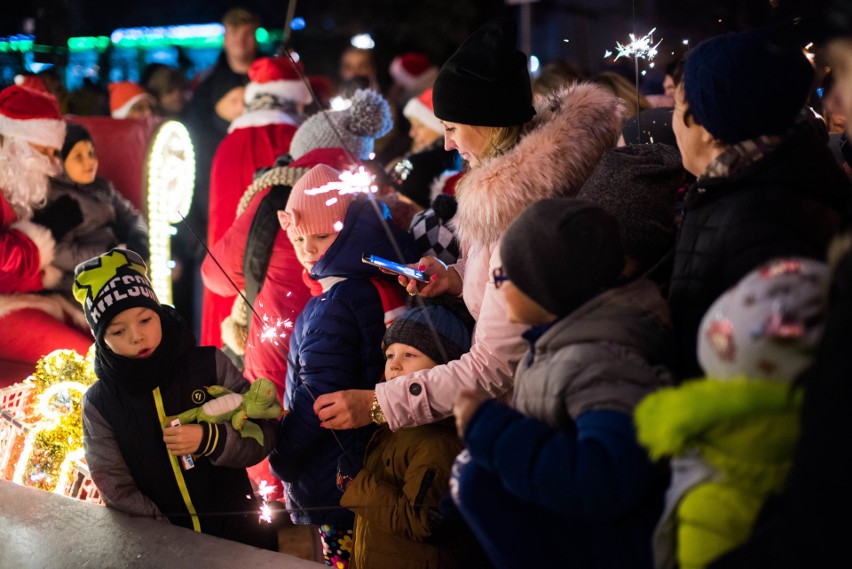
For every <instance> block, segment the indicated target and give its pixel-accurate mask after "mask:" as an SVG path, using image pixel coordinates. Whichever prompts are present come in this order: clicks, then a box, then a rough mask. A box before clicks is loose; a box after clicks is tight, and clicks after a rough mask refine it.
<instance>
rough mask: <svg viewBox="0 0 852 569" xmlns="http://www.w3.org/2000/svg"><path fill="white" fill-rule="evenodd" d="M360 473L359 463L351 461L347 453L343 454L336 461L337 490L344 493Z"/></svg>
mask: <svg viewBox="0 0 852 569" xmlns="http://www.w3.org/2000/svg"><path fill="white" fill-rule="evenodd" d="M360 471H361V463H360V462H359V461H356V460H353V459H352V457H350V456H349V453H348V452H344V453H343V454H341V455H340V458H338V459H337V480H336V482H337V489H338V490H340V491H341V492H346V489H347V488H348V487H349V484H350V483H351V482H352V481H353V480H354V479H355V477H356V476H358V472H360Z"/></svg>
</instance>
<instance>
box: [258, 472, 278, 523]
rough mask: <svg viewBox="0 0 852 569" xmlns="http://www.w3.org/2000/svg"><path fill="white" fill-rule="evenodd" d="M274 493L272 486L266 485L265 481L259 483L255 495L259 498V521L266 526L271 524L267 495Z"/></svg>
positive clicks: (270, 511)
mask: <svg viewBox="0 0 852 569" xmlns="http://www.w3.org/2000/svg"><path fill="white" fill-rule="evenodd" d="M274 491H275V487H274V486H270V485H268V484H267V483H266V480H261V481H260V486H259V487H258V489H257V493H258V495H259V496H260V516H259V518H260V521H263V522H266V523H268V524H271V523H272V509H271V508H270V507H269V495H270V494H271V493H273V492H274Z"/></svg>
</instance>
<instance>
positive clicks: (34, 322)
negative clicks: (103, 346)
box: [0, 191, 92, 387]
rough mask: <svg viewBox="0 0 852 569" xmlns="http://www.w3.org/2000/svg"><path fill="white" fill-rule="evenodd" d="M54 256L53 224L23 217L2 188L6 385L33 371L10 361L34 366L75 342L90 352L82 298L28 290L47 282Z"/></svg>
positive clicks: (0, 371) (1, 345) (0, 356)
mask: <svg viewBox="0 0 852 569" xmlns="http://www.w3.org/2000/svg"><path fill="white" fill-rule="evenodd" d="M15 223H17V224H18V225H17V226H15V227H13V224H15ZM37 241H38V242H39V243H40V244H41V247H42V248H43V249H42V250H41V251H40V250H39V246H38V244H37V243H36V242H37ZM42 254H44V256H45V257H46V258H44V259H43V258H42ZM52 256H53V241H52V240H51V238H50V237H49V231H48V230H47V228H45V227H42V226H40V225H36V224H33V223H30V222H27V221H23V222H22V221H20V220H18V216H17V214H16V213H15V210H14V209H12V207H11V205H10V204H9V202H8V201H6V196H4V195H3V193H2V191H0V387H2V386H5V385H9V384H11V383H14V382H17V381H21V380H23V379H24V378H25V377H26V375H27V373H29V371H28V372H27V373H23V372H21V371H20V368H21V366H20V365H18V366H17V367H16V366H13V365H11V364H10V363H9V362H21V363H26V364H30V367H29V370H31V369H32V367H31V366H32V365H34V364H35V362H36V361H37V360H38V359H39V358H41V357H42V356H44V355H46V354H48V353H50V352H52V351H53V350H56V349H59V348H69V349H72V350H75V351H76V352H77V353H79V354H85V353H86V352H87V351H88V349H89V346H91V344H92V337H91V336H90V335H89V333H88V326H87V324H86V320H85V317H84V316H83V312H82V310H81V309H80V305H79V304H76V303H73V304H72V303H71V302H69V301H68V300H67V299H65V298H63V297H62V295H59V294H27V293H32V292H36V291H41V290H42V289H43V288H44V287H43V285H42V278H43V272H42V264H44V263H45V262H47V261H49V260H50V259H52ZM24 369H27V368H26V366H25V367H24Z"/></svg>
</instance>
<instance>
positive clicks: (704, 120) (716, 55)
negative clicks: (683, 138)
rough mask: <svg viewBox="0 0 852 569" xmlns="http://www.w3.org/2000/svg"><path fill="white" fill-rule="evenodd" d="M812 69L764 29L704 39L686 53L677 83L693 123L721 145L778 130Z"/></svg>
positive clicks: (790, 118)
mask: <svg viewBox="0 0 852 569" xmlns="http://www.w3.org/2000/svg"><path fill="white" fill-rule="evenodd" d="M813 77H814V70H813V67H812V66H811V64H810V63H809V62H808V60H807V58H806V57H805V55H804V53H802V50H801V48H799V47H798V46H797V45H795V44H794V43H793V42H792V41H790V40H789V38H786V37H783V36H782V35H781V34H780V33H778V32H776V31H774V30H770V29H768V28H758V29H753V30H748V31H745V32H740V33H734V34H727V35H722V36H716V37H714V38H710V39H708V40H707V41H704V42H702V43H701V44H699V45H698V46H697V47H696V48H695V49H694V50H692V52H691V53H690V54H689V56H687V58H686V62H685V64H684V70H683V87H684V95H685V97H686V102H687V104H688V105H689V110H690V111H691V112H692V114H693V116H694V117H695V120H696V122H698V124H700V125H702V126H703V127H704V128H706V129H707V131H708V132H709V133H710V134H712V135H713V136H714V137H716V138H717V139H719V140H720V141H722V142H724V143H725V144H736V143H737V142H741V141H743V140H749V139H752V138H757V137H758V136H760V135H764V134H769V135H781V134H784V133H785V132H786V131H787V130H788V129H789V128H790V127H791V126H793V123H794V122H795V121H796V117H797V115H798V114H799V111H801V109H802V106H803V105H804V104H805V101H806V99H807V97H808V93H809V91H810V88H811V83H812V81H813Z"/></svg>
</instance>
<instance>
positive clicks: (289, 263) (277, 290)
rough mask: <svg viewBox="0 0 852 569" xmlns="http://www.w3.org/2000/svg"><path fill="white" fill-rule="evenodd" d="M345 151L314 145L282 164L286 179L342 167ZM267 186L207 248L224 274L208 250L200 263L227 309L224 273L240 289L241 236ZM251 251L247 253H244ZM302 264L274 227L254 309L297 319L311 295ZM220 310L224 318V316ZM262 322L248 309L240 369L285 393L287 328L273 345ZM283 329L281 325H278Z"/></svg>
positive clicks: (208, 286)
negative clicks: (262, 335) (313, 170)
mask: <svg viewBox="0 0 852 569" xmlns="http://www.w3.org/2000/svg"><path fill="white" fill-rule="evenodd" d="M345 161H346V158H345V154H344V153H343V151H342V150H341V151H339V152H334V151H322V150H320V151H314V152H309V153H307V154H305V155H304V156H303V157H301V158H300V159H299V160H296V161H294V162H293V163H292V164H290V166H288V167H287V168H286V170H287V171H288V172H292V174H293V176H292V179H291V180H290V181H292V182H293V183H295V181H296V180H297V179H298V177H299V176H300V175H301V174H302V173H303V172H305V171H307V170H308V169H310V168H312V167H313V166H316V165H317V164H327V165H329V166H333V167H335V168H344V167H345ZM270 189H271V188H266V189H264V190H261V191H259V192H258V193H257V194H256V195H255V196H254V197H253V198H252V200H251V201H250V202H249V205H248V207H246V209H245V211H244V212H243V213H242V214H241V215H240V216H239V217H238V218H237V219H236V221H234V223H233V224H232V225H231V227H230V229H228V231H227V232H226V233H225V235H224V236H223V237H222V238H221V239H220V240H219V242H218V243H217V244H216V245H215V246H214V247H213V248H212V249H211V252H212V253H213V257H215V259H216V260H217V261H219V264H221V265H222V268H224V269H225V272H226V273H227V276H226V275H225V274H223V273H222V270H221V269H220V268H219V267H218V266H217V265H216V263H215V261H214V260H213V259H212V258H211V256H210V255H208V256H207V257H206V258H205V259H204V263H203V264H202V265H201V278H202V280H203V281H204V286H205V292H207V291H208V290H209V291H210V292H211V293H215V294H216V295H222V297H227V298H226V304H227V307H228V312H227V313H226V314H225V316H227V315H228V314H230V309H231V307H232V306H233V303H234V299H235V297H236V294H237V291H236V290H234V286H233V285H232V284H231V283H230V282H229V281H228V277H230V278H231V280H233V281H234V284H236V285H237V286H238V287H239V288H240V289H241V290H242V289H243V288H245V275H244V273H243V258H244V255H245V253H246V241H247V238H248V234H249V230H250V228H251V224H252V220H253V219H254V216H255V212H256V211H257V208H258V206H259V205H260V202H261V201H262V200H263V198H264V197H266V195H267V194H269V191H270ZM249 254H250V253H249ZM303 272H304V269H303V268H302V265H301V264H300V263H299V261H298V259H297V258H296V252H295V251H294V250H293V245H292V244H291V243H290V240H289V239H287V234H286V233H285V232H284V231H278V233H277V235H276V237H275V244H274V245H273V248H272V255H271V257H270V258H269V267H268V269H267V272H266V279H265V281H264V283H263V286H262V287H261V289H260V291H259V292H258V294H257V298H256V299H255V303H254V304H255V310H257V312H258V313H259V314H260V315H261V317H262V316H263V315H266V316H268V317H269V318H270V319H272V320H273V321H274V320H275V319H277V318H280V319H281V320H287V319H289V320H290V321H291V322H292V323H295V322H296V317H297V316H299V314H301V312H302V309H303V308H304V306H305V303H306V302H307V301H308V299H309V298H310V297H311V293H310V291H309V290H308V287H307V286H306V285H305V283H304V281H303V279H302V273H303ZM225 316H223V318H224V317H225ZM262 329H263V325H262V323H260V322H258V319H257V318H256V317H254V316H253V315H252V313H251V311H250V310H249V328H248V342H247V345H246V354H245V370H244V372H243V373H244V375H245V377H246V378H247V379H248V380H249V381H254V380H255V379H257V378H258V377H267V378H269V379H271V380H272V381H273V382H274V383H275V385H276V387H277V388H278V395H279V397H283V395H284V387H285V377H286V375H287V353H288V349H289V345H290V344H289V342H290V337H289V329H287V330H286V332H287V334H286V337H285V338H279V340H278V345H276V344H275V343H274V342H271V341H269V340H267V341H261V339H260V332H261V330H262ZM280 329H281V330H282V331H284V330H285V329H284V328H283V327H282V328H280Z"/></svg>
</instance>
